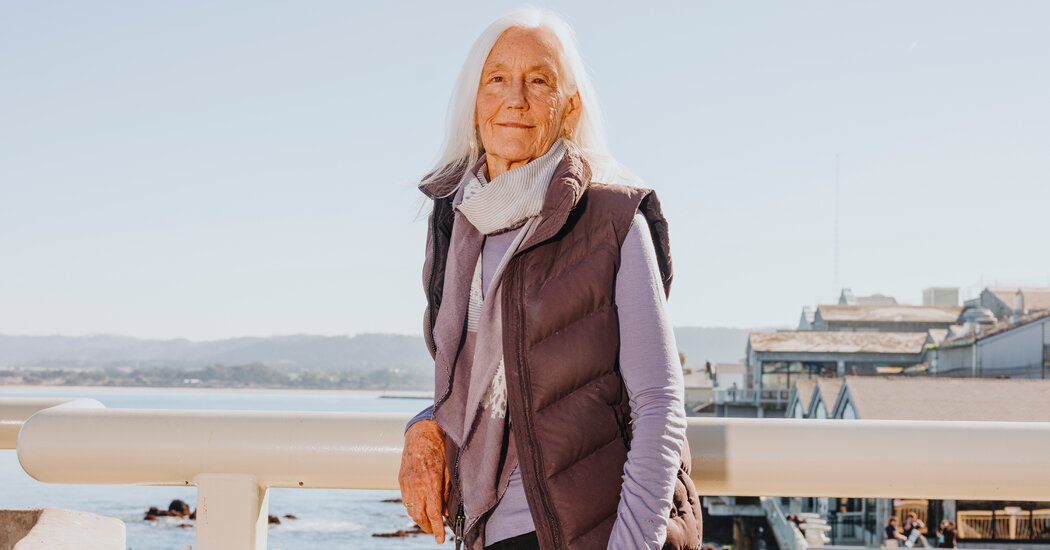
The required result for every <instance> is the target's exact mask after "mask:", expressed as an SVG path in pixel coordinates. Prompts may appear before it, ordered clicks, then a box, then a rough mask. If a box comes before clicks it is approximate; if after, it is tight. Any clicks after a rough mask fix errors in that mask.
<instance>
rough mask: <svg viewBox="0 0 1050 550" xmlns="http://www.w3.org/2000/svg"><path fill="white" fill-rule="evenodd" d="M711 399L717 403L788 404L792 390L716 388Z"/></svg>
mask: <svg viewBox="0 0 1050 550" xmlns="http://www.w3.org/2000/svg"><path fill="white" fill-rule="evenodd" d="M711 400H712V401H714V403H715V404H717V405H756V406H757V405H759V404H761V405H772V406H787V403H788V401H790V400H791V390H760V389H753V388H716V389H714V390H712V391H711Z"/></svg>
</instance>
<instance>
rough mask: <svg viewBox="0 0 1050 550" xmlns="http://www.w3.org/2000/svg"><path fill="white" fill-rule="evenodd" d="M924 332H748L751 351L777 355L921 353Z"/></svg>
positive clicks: (923, 344)
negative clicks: (778, 353) (777, 353)
mask: <svg viewBox="0 0 1050 550" xmlns="http://www.w3.org/2000/svg"><path fill="white" fill-rule="evenodd" d="M926 336H927V333H925V332H823V331H783V332H752V333H751V335H750V336H749V341H750V344H751V349H752V350H754V351H761V352H781V353H905V354H919V353H922V350H923V347H924V346H925V344H926Z"/></svg>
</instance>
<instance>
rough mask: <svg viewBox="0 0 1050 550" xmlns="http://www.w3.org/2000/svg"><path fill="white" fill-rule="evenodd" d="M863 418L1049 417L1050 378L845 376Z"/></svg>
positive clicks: (1026, 419)
mask: <svg viewBox="0 0 1050 550" xmlns="http://www.w3.org/2000/svg"><path fill="white" fill-rule="evenodd" d="M846 386H847V391H848V394H849V398H850V400H851V402H852V403H853V406H854V408H855V409H856V411H857V417H858V418H862V419H865V420H989V421H994V420H998V421H1011V422H1047V421H1050V399H1047V396H1048V395H1050V380H1022V379H997V378H933V377H889V376H887V377H882V376H847V377H846Z"/></svg>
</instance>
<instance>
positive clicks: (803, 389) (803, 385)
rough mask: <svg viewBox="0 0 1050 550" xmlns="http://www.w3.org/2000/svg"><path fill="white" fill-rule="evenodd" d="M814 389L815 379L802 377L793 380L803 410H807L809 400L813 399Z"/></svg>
mask: <svg viewBox="0 0 1050 550" xmlns="http://www.w3.org/2000/svg"><path fill="white" fill-rule="evenodd" d="M816 389H817V381H816V380H813V379H808V378H803V379H802V380H796V381H795V393H796V394H798V400H799V402H800V403H802V409H803V410H807V411H808V410H809V402H810V401H811V400H812V399H813V393H814V390H816Z"/></svg>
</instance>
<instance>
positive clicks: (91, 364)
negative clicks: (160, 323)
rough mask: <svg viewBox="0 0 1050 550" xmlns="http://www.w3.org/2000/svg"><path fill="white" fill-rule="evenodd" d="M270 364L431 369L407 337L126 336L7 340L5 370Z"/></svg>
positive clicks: (2, 351) (2, 353)
mask: <svg viewBox="0 0 1050 550" xmlns="http://www.w3.org/2000/svg"><path fill="white" fill-rule="evenodd" d="M249 363H264V364H266V365H269V366H271V367H276V368H281V369H290V370H291V369H302V368H312V369H322V370H338V371H355V370H372V369H377V368H386V367H399V368H407V369H413V370H415V369H429V368H430V367H431V365H432V364H433V363H432V361H431V359H430V354H429V353H428V352H427V348H426V345H425V344H424V343H423V339H422V338H421V337H418V336H408V335H403V334H361V335H357V336H313V335H294V336H273V337H268V338H231V339H228V340H215V341H209V342H193V341H190V340H185V339H179V340H142V339H138V338H129V337H125V336H81V337H70V336H3V335H0V365H6V366H15V367H18V366H21V367H28V366H41V367H74V368H97V367H136V366H137V367H151V366H157V367H159V366H168V367H182V368H189V367H202V366H206V365H214V364H224V365H244V364H249Z"/></svg>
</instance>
